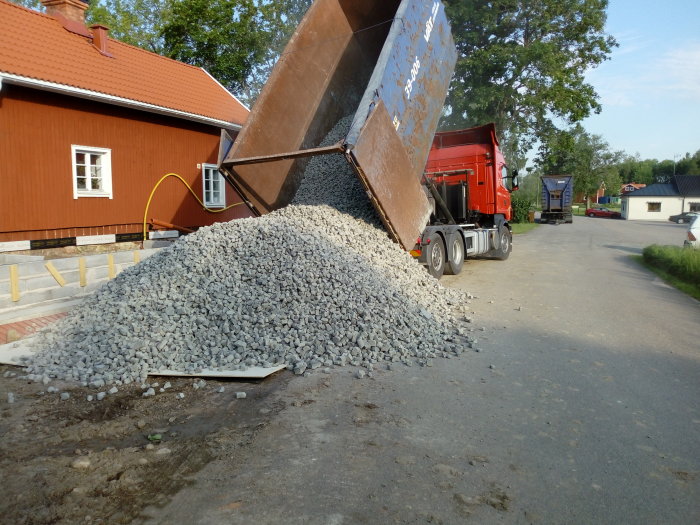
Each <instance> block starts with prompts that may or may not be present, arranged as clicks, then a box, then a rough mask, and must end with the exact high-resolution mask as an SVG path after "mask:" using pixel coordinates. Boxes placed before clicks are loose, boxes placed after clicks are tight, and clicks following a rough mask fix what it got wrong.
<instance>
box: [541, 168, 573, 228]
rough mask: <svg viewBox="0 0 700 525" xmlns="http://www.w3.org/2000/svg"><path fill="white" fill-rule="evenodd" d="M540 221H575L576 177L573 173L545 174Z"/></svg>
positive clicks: (542, 178)
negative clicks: (573, 211)
mask: <svg viewBox="0 0 700 525" xmlns="http://www.w3.org/2000/svg"><path fill="white" fill-rule="evenodd" d="M540 179H541V180H542V214H541V216H540V222H551V223H559V222H568V223H571V222H573V213H572V205H573V202H574V178H573V177H572V176H571V175H543V176H542V177H540Z"/></svg>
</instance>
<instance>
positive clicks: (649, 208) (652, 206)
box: [647, 202, 661, 211]
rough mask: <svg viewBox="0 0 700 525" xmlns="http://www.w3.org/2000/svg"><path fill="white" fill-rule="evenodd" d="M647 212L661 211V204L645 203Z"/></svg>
mask: <svg viewBox="0 0 700 525" xmlns="http://www.w3.org/2000/svg"><path fill="white" fill-rule="evenodd" d="M647 211H661V203H660V202H647Z"/></svg>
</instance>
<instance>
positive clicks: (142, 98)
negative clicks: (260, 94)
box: [0, 0, 248, 128]
mask: <svg viewBox="0 0 700 525" xmlns="http://www.w3.org/2000/svg"><path fill="white" fill-rule="evenodd" d="M87 33H88V34H89V31H87ZM92 40H93V39H92V38H89V37H86V36H82V35H80V34H76V33H74V32H71V31H69V30H67V29H66V28H65V27H64V25H63V23H62V22H60V21H59V20H57V19H56V18H54V17H51V16H48V15H45V14H42V13H39V12H37V11H33V10H31V9H26V8H23V7H20V6H18V5H16V4H12V3H9V2H7V1H6V0H0V81H2V82H7V83H10V84H19V85H25V86H29V87H34V88H38V89H44V90H49V91H55V92H60V93H64V94H68V95H73V96H77V97H81V98H89V99H93V100H99V101H102V102H106V103H110V104H117V105H121V106H128V107H134V108H137V109H142V110H145V111H150V112H155V113H161V114H167V115H171V116H175V117H179V118H184V119H187V120H194V121H199V122H204V123H207V124H212V125H216V126H220V127H233V128H240V126H241V125H242V124H243V123H244V122H245V119H246V118H247V116H248V109H247V108H246V107H245V106H244V105H243V104H242V103H241V102H240V101H239V100H238V99H237V98H236V97H234V96H233V95H232V94H230V93H229V92H228V91H227V90H226V89H225V88H224V87H223V86H222V85H221V84H219V83H218V82H217V81H216V80H215V79H214V78H213V77H212V76H211V75H209V73H207V72H206V71H205V70H204V69H202V68H199V67H195V66H190V65H187V64H184V63H182V62H178V61H176V60H172V59H169V58H165V57H162V56H160V55H156V54H155V53H151V52H149V51H145V50H143V49H140V48H137V47H134V46H130V45H127V44H124V43H122V42H119V41H117V40H112V39H108V40H107V50H108V52H109V54H110V55H111V56H106V55H104V54H102V53H101V52H100V50H99V49H98V48H97V47H96V46H95V45H93V42H92Z"/></svg>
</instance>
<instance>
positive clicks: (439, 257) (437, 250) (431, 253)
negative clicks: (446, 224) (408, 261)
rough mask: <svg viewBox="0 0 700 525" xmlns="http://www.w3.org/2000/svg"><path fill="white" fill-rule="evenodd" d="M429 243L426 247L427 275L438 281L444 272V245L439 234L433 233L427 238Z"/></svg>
mask: <svg viewBox="0 0 700 525" xmlns="http://www.w3.org/2000/svg"><path fill="white" fill-rule="evenodd" d="M428 239H429V240H430V243H429V244H428V246H427V247H426V261H427V262H428V273H429V274H430V275H432V276H433V277H435V278H436V279H439V278H440V277H442V274H443V273H444V272H445V259H446V258H447V257H445V243H444V242H442V237H440V235H439V234H437V233H433V234H432V235H431V236H430V237H429V238H428Z"/></svg>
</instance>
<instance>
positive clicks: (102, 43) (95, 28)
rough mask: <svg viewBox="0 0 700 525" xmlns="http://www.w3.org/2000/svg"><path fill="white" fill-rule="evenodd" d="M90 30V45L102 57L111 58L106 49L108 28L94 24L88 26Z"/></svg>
mask: <svg viewBox="0 0 700 525" xmlns="http://www.w3.org/2000/svg"><path fill="white" fill-rule="evenodd" d="M90 29H92V45H93V46H95V47H96V48H97V50H98V51H99V52H100V53H102V54H103V55H104V56H106V57H111V56H113V55H112V53H110V52H109V51H108V49H107V46H108V45H109V39H108V38H107V33H108V32H109V27H107V26H103V25H102V24H94V25H91V26H90Z"/></svg>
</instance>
